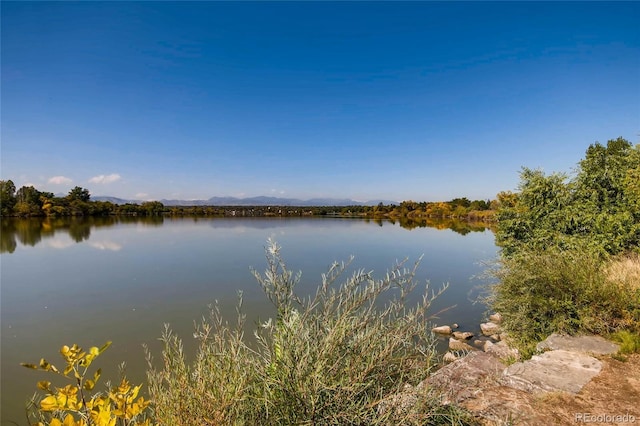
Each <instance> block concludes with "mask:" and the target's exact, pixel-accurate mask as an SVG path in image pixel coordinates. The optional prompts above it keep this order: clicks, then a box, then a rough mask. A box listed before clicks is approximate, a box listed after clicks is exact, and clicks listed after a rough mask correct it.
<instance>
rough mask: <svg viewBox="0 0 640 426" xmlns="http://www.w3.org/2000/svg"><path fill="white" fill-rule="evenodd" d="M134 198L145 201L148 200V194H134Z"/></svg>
mask: <svg viewBox="0 0 640 426" xmlns="http://www.w3.org/2000/svg"><path fill="white" fill-rule="evenodd" d="M136 198H141V199H145V200H146V199H147V198H149V194H147V193H146V192H138V193H137V194H136Z"/></svg>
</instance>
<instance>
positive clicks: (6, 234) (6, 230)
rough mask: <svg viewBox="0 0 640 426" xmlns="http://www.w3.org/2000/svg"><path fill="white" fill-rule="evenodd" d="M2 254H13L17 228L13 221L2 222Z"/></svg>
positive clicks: (0, 235)
mask: <svg viewBox="0 0 640 426" xmlns="http://www.w3.org/2000/svg"><path fill="white" fill-rule="evenodd" d="M0 226H1V232H0V253H13V252H14V251H15V250H16V246H17V245H18V243H17V242H16V227H15V223H14V221H13V220H0Z"/></svg>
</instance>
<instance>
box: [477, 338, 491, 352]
mask: <svg viewBox="0 0 640 426" xmlns="http://www.w3.org/2000/svg"><path fill="white" fill-rule="evenodd" d="M479 342H480V345H479V347H480V349H482V350H483V351H484V352H489V349H491V347H492V346H493V345H494V343H493V342H492V341H491V340H480V341H479Z"/></svg>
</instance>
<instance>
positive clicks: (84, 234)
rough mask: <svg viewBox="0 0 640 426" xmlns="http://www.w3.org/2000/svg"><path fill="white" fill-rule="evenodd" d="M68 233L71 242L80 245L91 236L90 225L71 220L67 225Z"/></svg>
mask: <svg viewBox="0 0 640 426" xmlns="http://www.w3.org/2000/svg"><path fill="white" fill-rule="evenodd" d="M68 232H69V236H71V238H72V239H73V241H75V242H76V243H81V242H82V241H84V240H88V239H89V237H90V236H91V223H90V221H85V220H81V219H80V220H76V219H73V220H72V221H71V223H70V224H69V228H68Z"/></svg>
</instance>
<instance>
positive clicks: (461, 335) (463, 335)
mask: <svg viewBox="0 0 640 426" xmlns="http://www.w3.org/2000/svg"><path fill="white" fill-rule="evenodd" d="M473 336H474V334H473V333H472V332H470V331H454V332H453V337H455V338H456V339H458V340H469V339H471V338H472V337H473Z"/></svg>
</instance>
